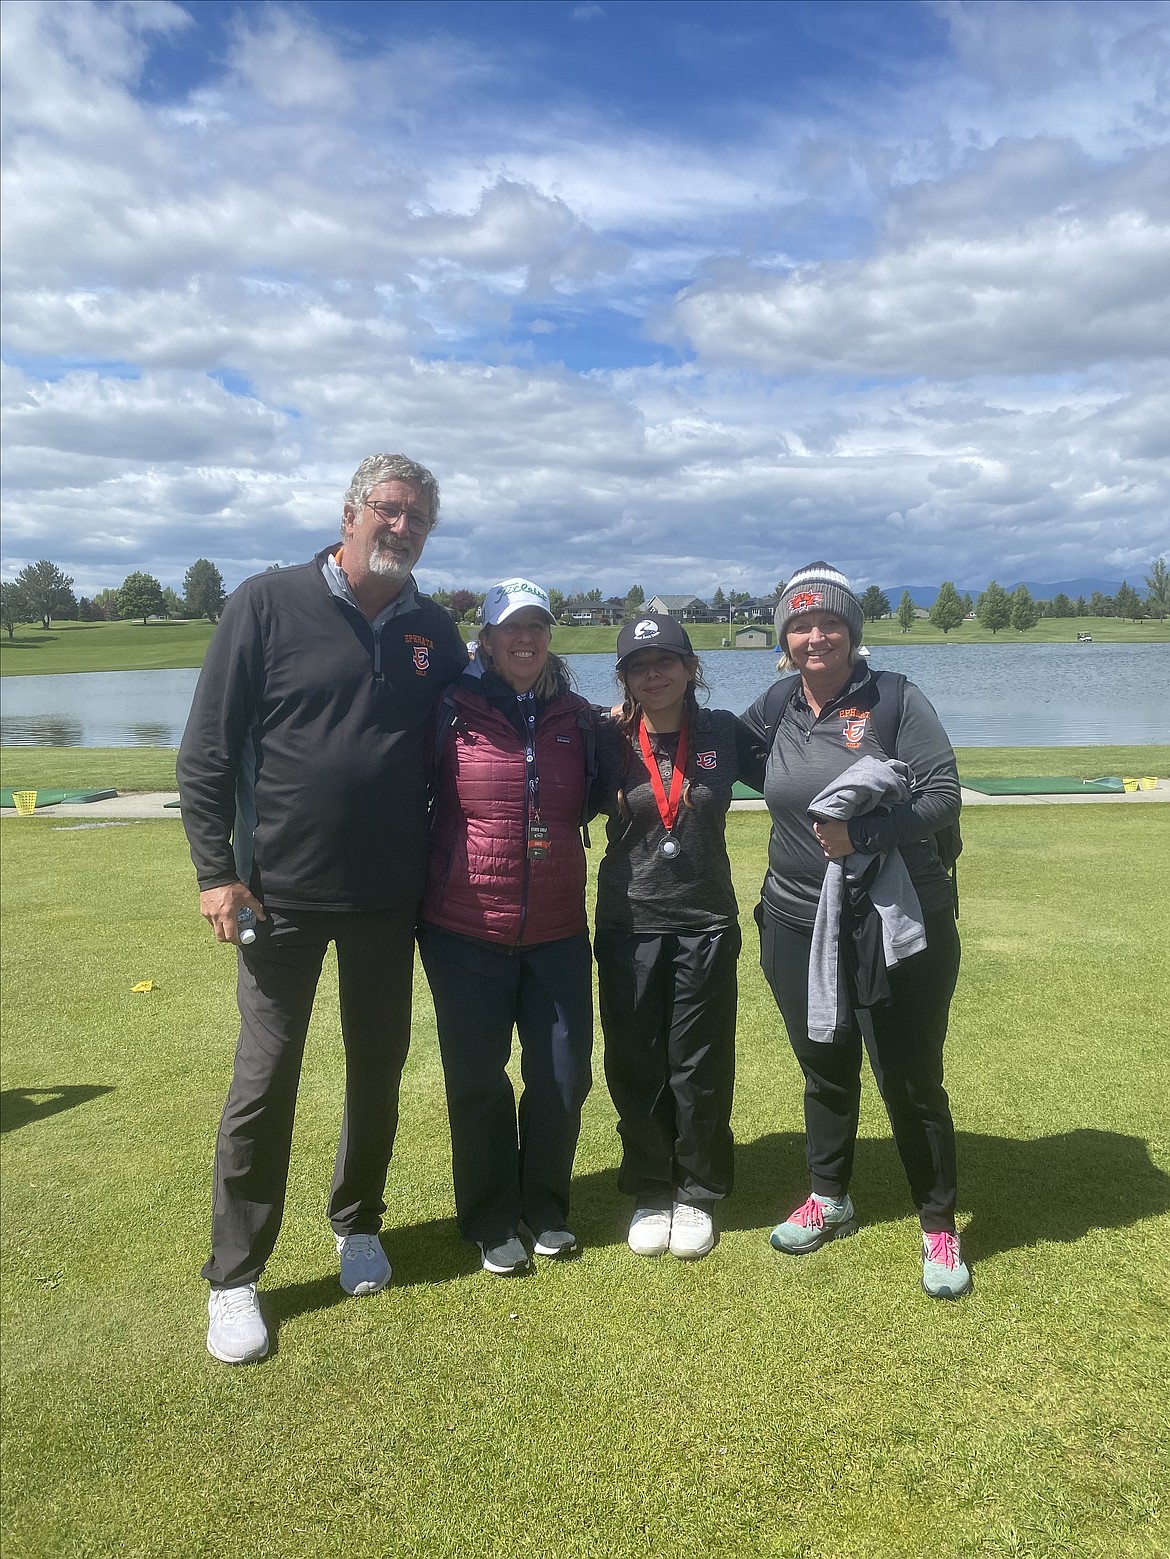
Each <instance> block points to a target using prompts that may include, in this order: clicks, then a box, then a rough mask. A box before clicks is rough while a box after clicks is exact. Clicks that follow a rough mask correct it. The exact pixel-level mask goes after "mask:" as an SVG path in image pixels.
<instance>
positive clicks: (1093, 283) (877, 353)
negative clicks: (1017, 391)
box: [666, 213, 1170, 379]
mask: <svg viewBox="0 0 1170 1559" xmlns="http://www.w3.org/2000/svg"><path fill="white" fill-rule="evenodd" d="M1168 274H1170V225H1163V224H1160V223H1154V222H1151V221H1150V220H1148V219H1147V218H1146V217H1145V216H1144V215H1142V214H1141V213H1123V214H1119V215H1117V216H1114V217H1113V218H1111V219H1110V220H1109V221H1107V222H1104V223H1089V222H1086V221H1079V220H1078V221H1072V222H1058V221H1048V222H1044V223H1041V224H1037V225H1035V226H1034V227H1032V228H1030V229H1029V230H1027V231H1026V232H1023V233H1018V232H1011V231H1007V232H1005V231H1001V232H1000V233H999V234H997V235H996V236H995V237H994V238H991V237H982V238H962V237H954V236H948V237H933V238H928V239H925V240H923V241H921V242H919V243H918V244H916V245H913V246H910V247H907V248H905V249H900V250H889V251H886V252H884V253H882V254H880V255H877V256H875V257H873V258H871V259H866V260H849V261H840V262H836V263H829V264H821V265H810V266H804V267H801V268H799V269H797V270H795V271H793V272H791V273H789V274H786V275H781V276H773V275H768V274H766V273H762V272H760V271H758V270H756V269H755V268H753V267H750V266H745V265H742V264H731V263H723V264H721V265H719V266H718V267H717V268H713V275H712V277H711V279H710V280H709V281H706V282H700V283H698V284H697V285H696V286H694V287H692V288H690V289H689V290H688V291H687V292H685V293H684V294H683V295H682V296H681V297H680V299H679V300H678V302H677V303H676V305H675V307H674V310H673V313H672V316H671V318H670V319H669V320H668V321H667V325H666V328H667V329H668V330H670V331H671V332H672V333H674V334H675V335H676V336H677V337H681V338H682V339H683V340H685V341H686V342H688V343H689V344H691V345H693V347H694V348H695V350H696V351H697V352H698V353H699V354H700V356H701V357H702V358H703V359H704V360H706V361H711V362H715V363H735V364H740V365H744V366H749V367H754V368H757V369H760V370H762V371H765V372H769V373H778V374H791V373H837V374H848V375H855V374H880V375H883V376H891V377H909V376H914V375H918V374H929V375H932V376H937V377H939V378H944V379H963V378H968V377H970V376H971V375H975V374H985V373H993V372H1000V373H1019V374H1038V373H1039V374H1050V373H1068V372H1071V371H1075V370H1079V369H1085V368H1088V367H1091V366H1092V365H1093V364H1096V363H1100V362H1104V361H1110V360H1114V359H1118V358H1139V359H1141V358H1146V357H1148V356H1150V355H1151V354H1162V353H1165V352H1167V351H1168V350H1170V294H1168V292H1167V289H1166V285H1165V278H1166V276H1167V275H1168Z"/></svg>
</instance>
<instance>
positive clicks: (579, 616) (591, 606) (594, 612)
mask: <svg viewBox="0 0 1170 1559" xmlns="http://www.w3.org/2000/svg"><path fill="white" fill-rule="evenodd" d="M625 604H626V603H625V602H624V601H622V600H618V599H616V598H614V597H611V598H610V600H608V601H584V600H580V599H578V600H570V601H566V602H565V604H564V606H563V607H562V608H561V621H562V622H566V623H572V624H573V626H574V627H575V628H612V627H613V625H614V623H620V622H621V620H622V613H623V611H624V609H625Z"/></svg>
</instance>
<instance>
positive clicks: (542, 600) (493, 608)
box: [479, 579, 556, 628]
mask: <svg viewBox="0 0 1170 1559" xmlns="http://www.w3.org/2000/svg"><path fill="white" fill-rule="evenodd" d="M526 606H535V607H536V608H537V609H538V610H539V611H542V612H543V613H544V614H545V616H546V617H547V618H548V620H549V622H550V623H552V622H555V621H556V618H555V617H554V616H553V614H552V609H551V607H550V606H549V604H548V591H547V590H542V589H541V588H540V586H539V585H534V584H533V583H532V581H531V580H530V579H505V580H502V581H501V582H500V583H499V584H498V585H493V586H492V587H491V589H490V590H489V591H488V593H487V595H486V596H484V599H483V606H482V607H481V608H480V614H479V615H480V621H481V622H482V623H483V625H484V627H485V628H494V627H496V625H497V624H498V623H502V622H504V621H506V619H507V618H509V617H511V616H512V614H513V613H514V612H521V611H523V610H524V608H525V607H526Z"/></svg>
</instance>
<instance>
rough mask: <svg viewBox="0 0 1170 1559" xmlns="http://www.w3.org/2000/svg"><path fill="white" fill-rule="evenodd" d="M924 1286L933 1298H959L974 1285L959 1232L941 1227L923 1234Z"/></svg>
mask: <svg viewBox="0 0 1170 1559" xmlns="http://www.w3.org/2000/svg"><path fill="white" fill-rule="evenodd" d="M922 1286H923V1288H924V1289H925V1290H926V1292H927V1293H928V1294H929V1295H930V1297H931V1298H932V1299H959V1298H961V1297H962V1295H964V1294H965V1293H966V1292H967V1291H968V1289H969V1288H970V1287H971V1273H970V1272H969V1271H968V1269H967V1263H966V1262H965V1261H964V1260H963V1249H962V1246H961V1245H960V1244H959V1236H958V1235H957V1234H949V1233H948V1232H947V1231H946V1230H945V1229H940V1230H939V1231H938V1232H937V1233H934V1234H924V1235H923V1236H922Z"/></svg>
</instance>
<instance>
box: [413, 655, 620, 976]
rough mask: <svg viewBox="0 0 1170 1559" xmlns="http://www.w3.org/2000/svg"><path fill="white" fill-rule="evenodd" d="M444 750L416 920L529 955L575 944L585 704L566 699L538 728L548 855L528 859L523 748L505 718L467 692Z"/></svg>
mask: <svg viewBox="0 0 1170 1559" xmlns="http://www.w3.org/2000/svg"><path fill="white" fill-rule="evenodd" d="M453 697H454V700H455V706H456V716H455V723H454V725H453V726H452V727H451V729H450V731H449V732H448V734H447V736H446V739H445V740H444V742H443V743H442V750H441V754H440V759H439V774H438V779H437V804H436V810H435V821H434V828H433V832H432V835H431V854H430V866H429V870H428V873H427V886H426V892H425V894H424V896H423V902H422V919H423V920H425V921H427V922H428V923H429V924H430V925H432V926H439V927H441V929H443V930H444V931H453V932H455V933H456V934H457V935H458V936H469V937H477V938H479V939H480V940H482V941H485V942H498V943H501V944H504V945H506V946H509V947H533V946H535V945H537V944H538V943H541V942H555V941H557V940H558V939H560V938H561V937H568V936H577V935H579V934H580V933H581V932H583V931H585V930H586V929H587V922H586V919H585V875H586V867H585V851H584V849H583V847H582V844H581V834H580V824H581V812H582V807H583V804H584V799H585V733H584V731H583V730H582V729H581V726H580V724H579V720H580V718H581V716H582V715H583V714H584V715H588V713H589V705H588V704H587V703H586V702H585V700H584V699H583V698H578V696H577V695H576V694H575V693H565V694H563V695H562V696H561V697H560V698H556V699H553V700H552V701H551V702H550V703H549V704H547V705H546V706H545V708H544V711H543V713H542V714H541V716H540V719H539V721H538V723H537V727H536V771H537V774H538V776H539V780H540V820H541V822H542V823H543V824H544V825H545V827H546V828H547V829H548V838H549V851H548V855H547V856H546V857H545V859H544V860H542V861H530V860H529V859H528V832H527V825H528V796H527V784H526V779H525V769H524V743H523V742H522V741H521V739H520V736H519V735H518V733H517V731H516V730H515V728H514V727H513V726H512V725H511V724H510V723H509V721H508V718H507V716H506V715H505V714H504V713H503V711H502V710H501V709H499V708H497V707H496V706H494V705H493V704H491V703H489V702H488V700H487V699H485V698H483V697H482V696H481V695H480V694H479V693H478V692H476V691H475V690H474V689H472V688H468V687H467V686H466V685H464V684H460V685H458V686H456V687H455V688H454V690H453Z"/></svg>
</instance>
